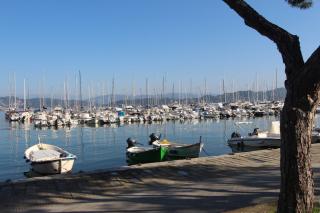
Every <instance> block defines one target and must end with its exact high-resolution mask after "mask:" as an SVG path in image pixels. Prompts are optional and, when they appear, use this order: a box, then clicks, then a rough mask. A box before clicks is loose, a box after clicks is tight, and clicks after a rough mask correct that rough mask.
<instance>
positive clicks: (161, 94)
mask: <svg viewBox="0 0 320 213" xmlns="http://www.w3.org/2000/svg"><path fill="white" fill-rule="evenodd" d="M44 84H45V82H44V78H43V80H42V82H41V84H40V91H39V108H40V109H42V108H44V107H48V106H47V103H46V98H45V92H44ZM149 84H150V82H149V79H148V78H146V79H145V92H144V94H143V90H142V89H141V88H140V89H139V92H140V94H139V95H138V96H137V91H136V85H135V82H134V81H132V84H131V93H130V92H129V93H126V95H124V97H123V98H121V100H117V98H116V91H115V78H114V76H113V77H112V82H111V93H110V94H108V90H107V85H106V83H105V82H104V83H102V84H99V86H100V89H98V91H101V93H100V94H97V93H96V92H95V90H94V86H88V97H87V98H86V101H83V88H82V76H81V72H80V71H78V75H75V92H74V93H75V96H74V98H71V91H70V87H69V84H68V79H65V81H64V83H63V96H60V97H59V98H57V97H54V95H53V92H52V91H51V98H50V99H51V101H50V105H51V108H53V105H54V100H55V99H60V100H61V102H60V104H59V105H61V106H63V105H64V107H65V108H70V107H71V106H72V105H73V107H75V108H76V109H77V110H83V109H84V105H83V104H84V102H87V103H88V105H87V108H89V110H91V109H92V108H94V107H97V106H99V105H100V106H109V107H115V106H116V105H117V102H120V101H121V103H122V104H125V105H133V106H135V105H137V104H138V105H143V104H145V105H148V106H151V105H159V104H169V103H172V102H177V103H178V104H179V105H181V104H190V103H193V102H195V101H196V102H198V103H208V102H211V101H212V95H211V94H210V93H209V92H208V88H207V79H204V82H203V87H202V88H201V87H199V88H198V89H197V90H198V92H197V95H194V93H193V92H194V88H193V83H192V80H190V82H189V88H187V87H183V82H182V80H179V85H178V89H177V88H176V86H175V83H172V86H171V88H172V91H171V95H169V94H170V92H169V89H168V88H170V86H168V83H167V79H166V76H163V78H162V83H161V88H160V89H159V88H156V87H153V88H152V89H151V88H150V85H149ZM9 85H10V94H9V108H14V109H17V108H18V105H17V91H16V76H15V73H13V74H12V76H11V75H10V76H9ZM263 88H264V89H263V90H261V87H259V85H258V75H256V81H255V83H253V84H252V86H251V87H250V86H249V84H247V97H246V98H245V101H249V102H259V101H266V100H275V101H278V100H279V96H278V94H277V88H278V87H277V71H276V74H275V81H272V88H270V90H269V88H268V85H267V82H264V83H263ZM259 89H260V90H259ZM23 90H24V92H23V100H24V101H23V109H24V110H26V109H27V108H28V100H29V99H30V97H29V87H28V85H27V80H26V79H24V80H23ZM176 90H177V91H176ZM267 91H271V95H270V92H269V95H268V94H267ZM98 96H100V99H99V101H98V100H97V97H98ZM170 96H171V97H170ZM230 96H231V97H230ZM241 97H242V98H241ZM241 97H240V91H236V87H235V81H234V80H232V85H231V91H226V85H225V80H224V79H222V80H221V85H220V100H219V101H220V102H224V103H227V102H237V101H240V100H243V94H242V96H241ZM62 101H63V102H62Z"/></svg>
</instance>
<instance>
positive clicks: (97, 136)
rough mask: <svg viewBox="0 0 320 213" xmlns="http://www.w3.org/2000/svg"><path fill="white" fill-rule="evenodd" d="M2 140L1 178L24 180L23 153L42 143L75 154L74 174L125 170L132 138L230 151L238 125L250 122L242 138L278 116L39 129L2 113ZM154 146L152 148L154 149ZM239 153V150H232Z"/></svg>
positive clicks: (26, 168) (213, 151) (202, 154)
mask: <svg viewBox="0 0 320 213" xmlns="http://www.w3.org/2000/svg"><path fill="white" fill-rule="evenodd" d="M0 117H1V120H0V132H1V133H0V137H1V141H2V143H1V146H2V149H1V150H2V155H3V160H2V162H1V163H0V167H2V172H1V173H0V180H1V181H6V180H9V179H10V180H16V179H24V178H26V176H25V173H28V172H29V170H30V167H29V165H28V164H26V163H25V159H23V156H24V152H25V150H26V149H27V148H28V147H30V146H32V145H35V144H37V143H38V137H40V138H41V142H43V143H47V144H51V145H54V146H58V147H61V148H62V149H65V150H68V151H69V152H70V153H72V154H74V155H76V156H77V159H76V161H75V163H74V166H73V170H72V172H73V173H78V172H84V171H85V172H88V171H94V170H98V169H111V168H118V167H122V166H126V165H127V162H126V147H127V144H126V140H127V139H128V138H129V137H132V138H134V139H135V140H137V141H138V142H139V143H142V144H143V145H145V146H148V136H149V135H150V134H151V133H157V134H161V135H162V136H161V137H162V138H163V139H167V140H169V141H171V142H176V143H180V144H194V143H195V142H197V141H199V137H200V136H201V138H202V139H201V141H202V143H203V150H202V151H201V152H200V157H205V156H217V155H221V154H227V153H232V149H231V148H230V147H229V146H228V144H227V139H228V138H229V137H230V135H231V134H232V132H233V131H235V130H236V129H237V126H236V125H235V123H237V122H248V125H247V126H245V127H244V128H243V129H242V130H241V134H243V135H244V134H248V132H251V131H252V129H253V127H257V126H259V128H260V129H268V128H269V125H270V124H271V122H272V121H275V120H278V117H276V116H265V117H262V118H261V117H259V118H234V119H205V120H198V119H193V120H186V121H163V122H151V123H150V122H144V123H140V122H139V123H122V124H120V123H119V124H108V125H107V124H105V125H99V126H90V125H86V124H79V125H76V126H65V127H59V128H48V127H46V128H37V127H34V125H33V123H23V122H9V121H7V120H5V118H4V117H5V116H4V113H1V114H0ZM150 147H152V146H150ZM234 151H241V150H234Z"/></svg>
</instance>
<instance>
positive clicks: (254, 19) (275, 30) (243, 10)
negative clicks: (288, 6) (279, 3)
mask: <svg viewBox="0 0 320 213" xmlns="http://www.w3.org/2000/svg"><path fill="white" fill-rule="evenodd" d="M223 1H224V2H225V3H226V4H228V5H229V7H230V8H231V9H233V10H234V11H235V12H236V13H238V15H240V16H241V17H242V18H243V19H244V22H245V24H246V25H247V26H249V27H251V28H253V29H255V30H256V31H258V32H259V33H260V34H262V35H263V36H266V37H267V38H269V39H270V40H272V41H273V42H275V43H276V45H277V47H278V49H279V51H280V53H281V55H282V60H283V63H284V64H285V65H286V74H287V77H288V79H289V78H290V76H291V74H293V73H292V72H294V71H295V70H300V68H302V66H303V65H304V61H303V57H302V54H301V50H300V42H299V37H298V36H296V35H292V34H290V33H289V32H287V31H286V30H284V29H282V28H281V27H279V26H277V25H275V24H273V23H271V22H270V21H268V20H267V19H265V18H264V17H263V16H261V15H260V14H259V13H258V12H257V11H255V10H254V9H253V8H252V7H251V6H250V5H248V4H247V3H246V2H245V1H243V0H223Z"/></svg>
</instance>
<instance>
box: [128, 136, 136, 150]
mask: <svg viewBox="0 0 320 213" xmlns="http://www.w3.org/2000/svg"><path fill="white" fill-rule="evenodd" d="M127 144H128V146H127V149H129V148H131V147H134V146H135V145H136V144H137V141H136V140H134V139H132V138H128V139H127Z"/></svg>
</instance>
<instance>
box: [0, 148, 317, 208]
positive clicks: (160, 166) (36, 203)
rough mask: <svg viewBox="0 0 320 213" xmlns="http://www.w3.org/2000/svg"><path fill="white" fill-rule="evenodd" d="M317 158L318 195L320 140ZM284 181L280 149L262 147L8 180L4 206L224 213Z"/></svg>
mask: <svg viewBox="0 0 320 213" xmlns="http://www.w3.org/2000/svg"><path fill="white" fill-rule="evenodd" d="M312 161H313V163H312V164H313V167H314V178H315V187H316V189H315V193H316V195H317V196H318V195H319V180H320V179H319V175H320V144H315V145H313V146H312ZM279 183H280V173H279V149H275V150H262V151H254V152H250V153H239V154H234V155H223V156H218V157H204V158H198V159H192V160H180V161H172V162H162V163H152V164H145V165H140V166H139V165H137V166H131V167H125V168H122V169H119V170H115V171H100V172H94V173H82V174H73V175H58V176H51V177H41V178H33V179H28V180H23V181H16V182H11V183H3V184H1V186H0V203H1V204H0V205H1V206H0V208H1V212H224V211H231V210H236V209H239V208H242V207H247V206H250V205H254V204H258V203H264V202H272V201H276V200H277V196H278V192H279ZM317 199H318V197H317ZM260 213H261V211H260Z"/></svg>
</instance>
